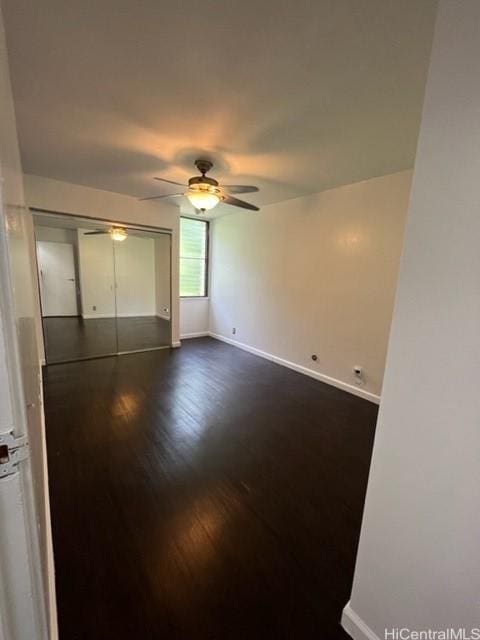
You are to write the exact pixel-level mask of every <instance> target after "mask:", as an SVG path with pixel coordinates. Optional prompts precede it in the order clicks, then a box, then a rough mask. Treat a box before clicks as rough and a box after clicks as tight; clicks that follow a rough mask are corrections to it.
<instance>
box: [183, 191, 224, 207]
mask: <svg viewBox="0 0 480 640" xmlns="http://www.w3.org/2000/svg"><path fill="white" fill-rule="evenodd" d="M185 195H186V196H187V198H188V199H189V200H190V202H191V203H192V205H193V206H194V207H195V209H204V210H205V211H208V210H209V209H213V207H216V206H217V204H218V203H219V202H220V196H219V195H218V189H216V188H215V187H211V186H210V185H194V186H192V187H190V189H189V190H188V191H187V193H186V194H185Z"/></svg>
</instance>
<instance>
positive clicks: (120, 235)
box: [110, 227, 127, 242]
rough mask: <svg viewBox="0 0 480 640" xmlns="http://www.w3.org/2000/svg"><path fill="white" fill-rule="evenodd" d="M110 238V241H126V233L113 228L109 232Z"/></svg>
mask: <svg viewBox="0 0 480 640" xmlns="http://www.w3.org/2000/svg"><path fill="white" fill-rule="evenodd" d="M110 237H111V238H112V240H116V241H117V242H123V241H124V240H126V239H127V232H126V231H125V229H121V228H120V227H114V228H113V229H112V230H111V231H110Z"/></svg>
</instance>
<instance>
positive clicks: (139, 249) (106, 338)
mask: <svg viewBox="0 0 480 640" xmlns="http://www.w3.org/2000/svg"><path fill="white" fill-rule="evenodd" d="M34 229H35V240H36V247H37V265H38V282H39V289H40V300H41V310H42V325H43V335H44V344H45V356H46V361H47V363H55V362H68V361H71V360H79V359H84V358H91V357H98V356H105V355H113V354H117V353H122V352H128V351H137V350H143V349H155V348H161V347H168V346H170V345H171V329H170V236H169V235H168V234H164V233H155V232H144V231H139V230H136V229H130V228H122V227H115V228H112V225H111V224H107V223H104V222H101V221H92V220H89V219H88V220H87V219H79V218H74V217H72V216H63V215H57V214H55V215H50V214H35V215H34Z"/></svg>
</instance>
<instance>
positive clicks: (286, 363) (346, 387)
mask: <svg viewBox="0 0 480 640" xmlns="http://www.w3.org/2000/svg"><path fill="white" fill-rule="evenodd" d="M209 335H210V337H212V338H215V340H220V341H221V342H226V343H227V344H230V345H232V346H233V347H237V348H238V349H243V351H248V352H249V353H252V354H253V355H255V356H259V357H260V358H265V360H270V361H271V362H275V363H276V364H279V365H282V366H283V367H287V369H293V371H296V372H297V373H302V374H303V375H305V376H309V377H310V378H314V379H315V380H318V381H319V382H325V383H326V384H329V385H330V386H332V387H337V389H341V390H342V391H346V392H347V393H351V394H352V395H354V396H358V397H359V398H363V399H364V400H368V401H369V402H374V403H375V404H380V396H378V395H376V394H374V393H371V392H370V391H365V390H364V389H361V388H359V387H354V386H353V385H351V384H349V383H347V382H344V381H343V380H338V379H337V378H332V377H330V376H327V375H326V374H324V373H320V372H319V371H314V370H313V369H309V368H308V367H304V366H303V365H301V364H297V363H296V362H291V361H290V360H285V359H284V358H280V357H279V356H276V355H274V354H272V353H267V352H266V351H261V350H260V349H256V348H255V347H251V346H250V345H248V344H244V343H243V342H238V341H237V340H232V339H231V338H227V337H225V336H222V335H221V334H219V333H212V332H209Z"/></svg>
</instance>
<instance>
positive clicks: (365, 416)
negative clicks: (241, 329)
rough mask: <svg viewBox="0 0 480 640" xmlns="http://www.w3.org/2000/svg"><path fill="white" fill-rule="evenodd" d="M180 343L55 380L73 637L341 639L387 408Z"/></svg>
mask: <svg viewBox="0 0 480 640" xmlns="http://www.w3.org/2000/svg"><path fill="white" fill-rule="evenodd" d="M183 344H184V346H183V347H182V348H181V349H167V350H163V351H152V352H146V353H141V354H134V355H124V356H119V357H112V358H104V359H100V360H90V361H85V362H77V363H70V364H61V365H56V366H52V367H47V368H46V369H45V406H46V420H47V440H48V460H49V473H50V493H51V506H52V518H53V536H54V550H55V565H56V584H57V597H58V610H59V625H60V639H61V640H124V639H127V638H128V639H129V640H131V639H132V638H134V639H136V638H142V639H148V640H150V639H151V640H154V639H157V638H168V639H171V638H172V639H181V640H186V639H199V640H203V639H207V638H208V639H209V640H211V639H214V640H216V639H218V640H227V639H240V638H241V639H245V640H247V639H248V640H250V639H252V638H284V639H287V638H288V639H289V640H291V639H293V638H295V639H296V638H298V639H303V638H321V639H322V640H326V639H330V638H332V639H335V638H346V637H347V635H346V634H345V633H344V631H343V630H342V629H341V627H340V626H339V620H340V615H341V611H342V608H343V606H344V605H345V603H346V602H347V601H348V599H349V595H350V588H351V582H352V576H353V569H354V562H355V554H356V548H357V542H358V536H359V531H360V520H361V515H362V509H363V502H364V496H365V489H366V482H367V474H368V468H369V463H370V456H371V450H372V444H373V436H374V426H375V420H376V414H377V407H376V406H375V405H373V404H371V403H369V402H367V401H364V400H361V399H359V398H356V397H354V396H352V395H349V394H347V393H345V392H342V391H340V390H338V389H335V388H333V387H330V386H327V385H325V384H322V383H320V382H317V381H315V380H312V379H310V378H307V377H305V376H302V375H300V374H298V373H295V372H293V371H290V370H289V369H286V368H283V367H281V366H279V365H275V364H273V363H270V362H267V361H266V360H263V359H260V358H258V357H255V356H253V355H250V354H248V353H245V352H243V351H240V350H238V349H236V348H234V347H231V346H228V345H226V344H223V343H221V342H217V341H215V340H213V339H210V338H201V339H197V340H188V341H185V342H184V343H183Z"/></svg>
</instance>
